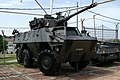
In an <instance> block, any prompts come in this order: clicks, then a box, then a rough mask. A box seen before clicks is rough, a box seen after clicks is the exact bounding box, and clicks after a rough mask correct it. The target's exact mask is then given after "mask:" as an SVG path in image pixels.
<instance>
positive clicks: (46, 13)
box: [35, 0, 47, 14]
mask: <svg viewBox="0 0 120 80" xmlns="http://www.w3.org/2000/svg"><path fill="white" fill-rule="evenodd" d="M35 2H36V3H37V4H38V5H39V6H40V7H41V8H42V10H43V11H44V12H45V13H46V14H47V12H46V11H45V9H44V8H43V7H42V6H41V5H40V3H39V2H38V1H37V0H35Z"/></svg>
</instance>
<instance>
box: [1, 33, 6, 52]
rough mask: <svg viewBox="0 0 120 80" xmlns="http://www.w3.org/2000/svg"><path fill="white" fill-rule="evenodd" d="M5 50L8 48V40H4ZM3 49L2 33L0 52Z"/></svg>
mask: <svg viewBox="0 0 120 80" xmlns="http://www.w3.org/2000/svg"><path fill="white" fill-rule="evenodd" d="M4 46H5V50H6V49H7V41H5V40H4ZM1 51H3V36H2V35H0V52H1Z"/></svg>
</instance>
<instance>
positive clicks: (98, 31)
mask: <svg viewBox="0 0 120 80" xmlns="http://www.w3.org/2000/svg"><path fill="white" fill-rule="evenodd" d="M85 29H86V30H87V32H88V33H89V34H90V35H91V36H94V37H97V38H98V39H101V40H106V39H112V40H114V39H118V29H110V28H106V27H105V26H103V25H102V26H99V27H96V28H88V27H86V28H85Z"/></svg>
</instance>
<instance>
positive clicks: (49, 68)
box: [38, 50, 60, 75]
mask: <svg viewBox="0 0 120 80" xmlns="http://www.w3.org/2000/svg"><path fill="white" fill-rule="evenodd" d="M38 65H39V69H40V71H42V72H43V73H44V74H45V75H55V74H56V72H57V71H58V69H59V67H60V64H59V63H57V62H56V59H55V58H54V55H53V54H52V53H51V52H50V50H49V51H48V50H46V51H43V52H42V53H41V54H40V56H39V58H38Z"/></svg>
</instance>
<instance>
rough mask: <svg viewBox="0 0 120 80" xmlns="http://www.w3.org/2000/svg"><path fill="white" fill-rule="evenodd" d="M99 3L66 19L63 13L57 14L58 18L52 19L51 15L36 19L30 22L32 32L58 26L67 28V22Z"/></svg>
mask: <svg viewBox="0 0 120 80" xmlns="http://www.w3.org/2000/svg"><path fill="white" fill-rule="evenodd" d="M97 5H98V3H96V2H95V3H93V4H91V5H89V6H87V7H85V8H84V9H82V10H80V11H78V12H76V13H74V14H72V15H70V16H68V17H64V16H61V12H59V13H57V14H56V15H57V18H54V17H52V16H51V15H48V14H46V15H45V16H44V18H34V20H32V21H30V22H29V23H30V28H31V30H36V29H40V28H42V27H57V26H67V21H68V20H69V19H70V18H72V17H74V16H75V15H78V14H80V13H82V12H84V11H86V10H88V9H90V8H93V7H95V6H97Z"/></svg>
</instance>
